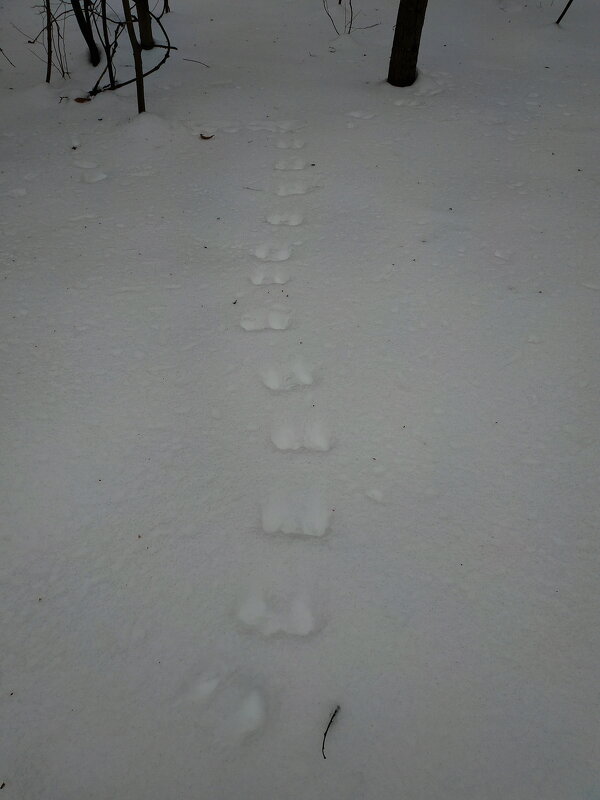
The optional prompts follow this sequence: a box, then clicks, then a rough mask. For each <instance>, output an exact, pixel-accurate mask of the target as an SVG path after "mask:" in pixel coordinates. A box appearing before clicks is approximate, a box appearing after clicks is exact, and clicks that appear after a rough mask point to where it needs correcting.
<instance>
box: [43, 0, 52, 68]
mask: <svg viewBox="0 0 600 800" xmlns="http://www.w3.org/2000/svg"><path fill="white" fill-rule="evenodd" d="M44 8H45V10H46V83H50V76H51V75H52V10H51V8H50V0H44Z"/></svg>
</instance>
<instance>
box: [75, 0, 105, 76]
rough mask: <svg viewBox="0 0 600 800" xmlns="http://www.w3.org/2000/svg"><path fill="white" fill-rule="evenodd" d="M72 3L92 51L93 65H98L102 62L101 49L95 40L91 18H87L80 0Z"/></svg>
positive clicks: (80, 27)
mask: <svg viewBox="0 0 600 800" xmlns="http://www.w3.org/2000/svg"><path fill="white" fill-rule="evenodd" d="M71 5H72V6H73V11H74V12H75V19H76V20H77V24H78V25H79V30H80V31H81V35H82V36H83V38H84V39H85V43H86V44H87V46H88V50H89V51H90V61H91V62H92V66H93V67H97V66H98V64H99V63H100V51H99V50H98V45H97V44H96V42H95V41H94V34H93V31H92V26H91V24H90V22H89V19H88V18H86V15H85V14H84V11H83V9H82V8H81V3H80V0H71Z"/></svg>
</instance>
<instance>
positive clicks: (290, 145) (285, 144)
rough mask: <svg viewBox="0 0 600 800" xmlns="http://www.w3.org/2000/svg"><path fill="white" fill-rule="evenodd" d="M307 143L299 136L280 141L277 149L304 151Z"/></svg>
mask: <svg viewBox="0 0 600 800" xmlns="http://www.w3.org/2000/svg"><path fill="white" fill-rule="evenodd" d="M305 144H306V142H305V141H304V139H300V138H299V137H298V136H293V137H292V138H291V139H289V138H288V139H280V140H279V141H278V142H277V147H278V148H279V149H280V150H302V148H303V147H304V145H305Z"/></svg>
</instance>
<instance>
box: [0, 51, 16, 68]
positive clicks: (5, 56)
mask: <svg viewBox="0 0 600 800" xmlns="http://www.w3.org/2000/svg"><path fill="white" fill-rule="evenodd" d="M0 53H2V55H3V56H4V58H5V59H6V60H7V61H8V63H9V64H10V65H11V67H14V66H15V65H14V64H13V62H12V61H11V60H10V58H9V57H8V56H7V55H6V53H5V52H4V50H3V49H2V48H1V47H0Z"/></svg>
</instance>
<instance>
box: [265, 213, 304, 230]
mask: <svg viewBox="0 0 600 800" xmlns="http://www.w3.org/2000/svg"><path fill="white" fill-rule="evenodd" d="M303 221H304V217H303V216H302V214H301V213H300V212H294V211H282V212H278V211H274V212H273V213H272V214H269V215H268V216H267V222H268V223H269V224H270V225H290V226H292V227H295V226H296V225H301V224H302V222H303Z"/></svg>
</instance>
